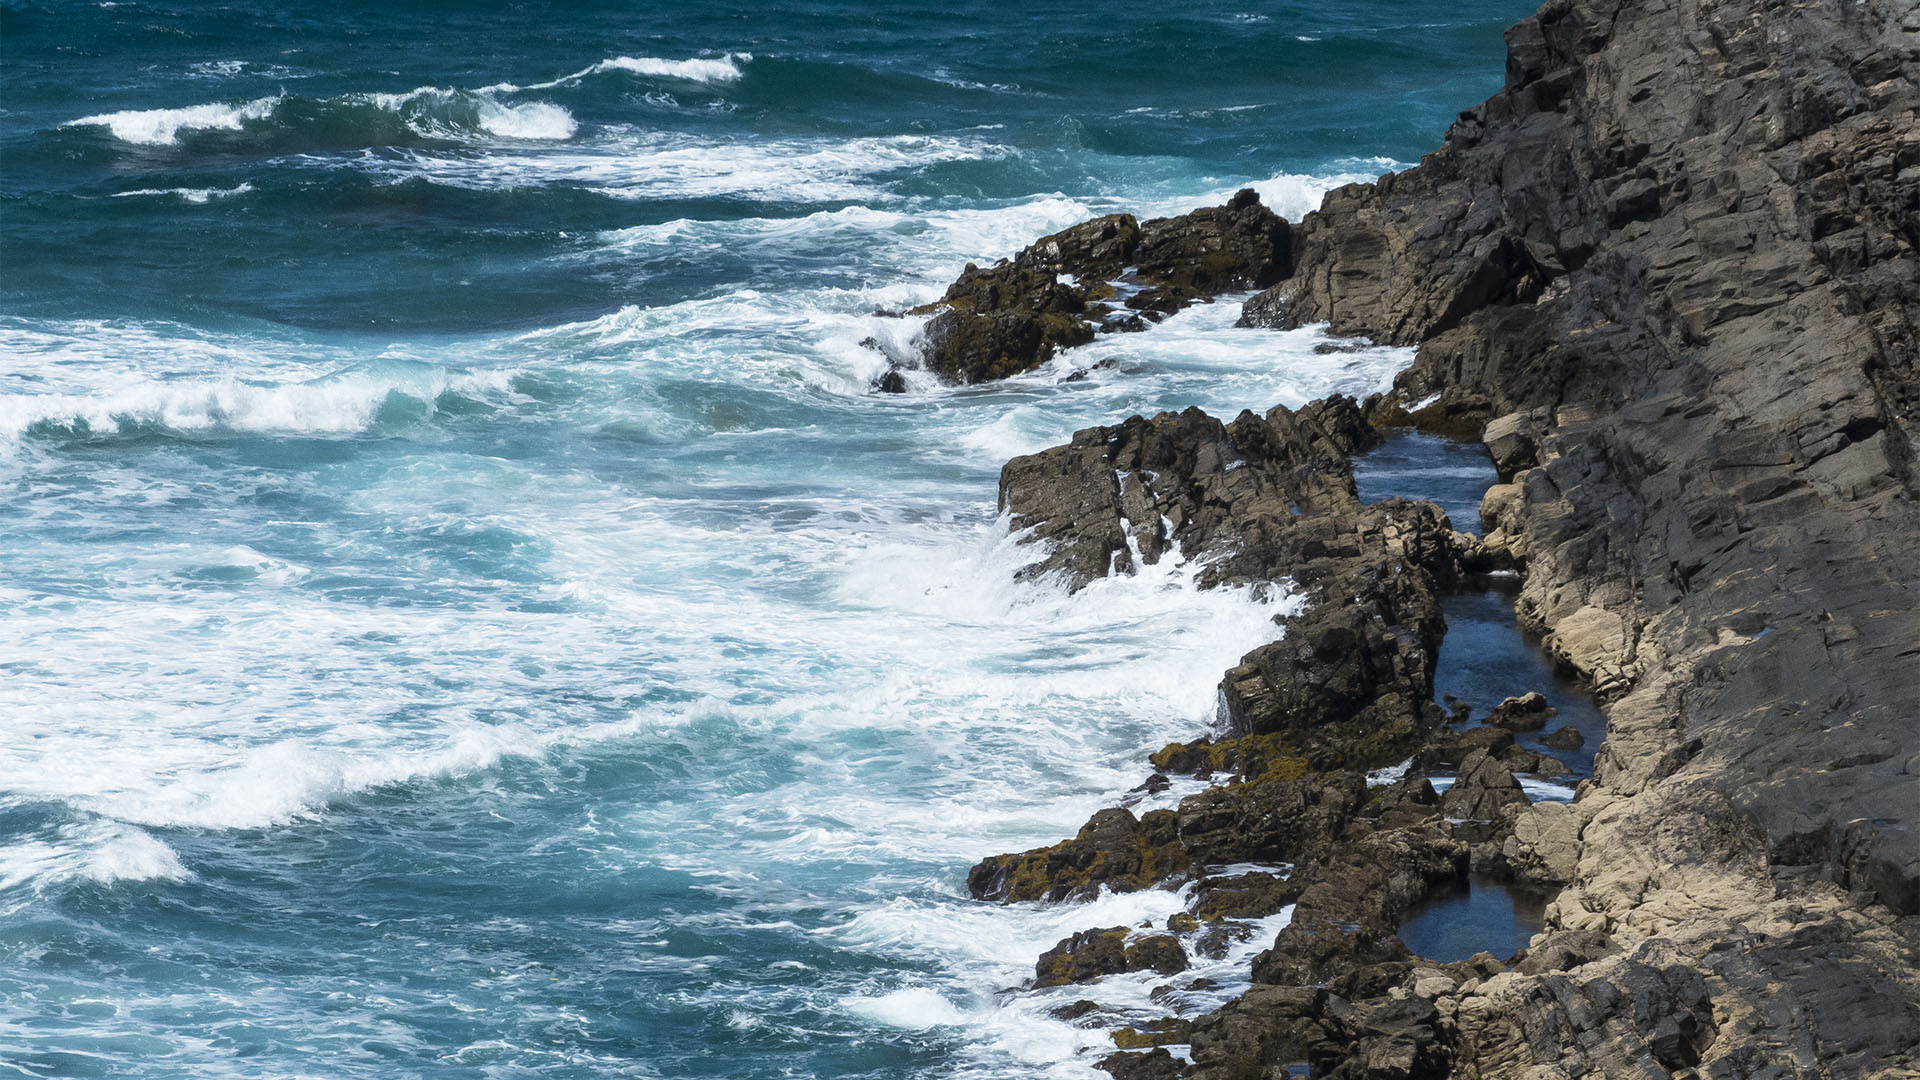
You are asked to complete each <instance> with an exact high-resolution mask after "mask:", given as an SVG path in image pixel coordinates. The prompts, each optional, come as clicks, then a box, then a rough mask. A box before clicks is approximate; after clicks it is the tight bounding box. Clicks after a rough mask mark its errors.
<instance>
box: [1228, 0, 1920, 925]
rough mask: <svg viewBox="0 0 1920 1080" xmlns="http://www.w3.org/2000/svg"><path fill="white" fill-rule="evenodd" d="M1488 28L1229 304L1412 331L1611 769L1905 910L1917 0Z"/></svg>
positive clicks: (1431, 414)
mask: <svg viewBox="0 0 1920 1080" xmlns="http://www.w3.org/2000/svg"><path fill="white" fill-rule="evenodd" d="M1508 42H1509V60H1508V64H1507V83H1506V87H1505V89H1504V90H1502V91H1501V92H1500V93H1499V94H1497V95H1496V96H1495V97H1493V98H1492V99H1490V100H1489V101H1487V102H1486V103H1484V104H1483V105H1481V106H1479V107H1478V108H1476V109H1473V110H1471V111H1469V112H1467V113H1464V114H1462V116H1461V117H1460V120H1459V122H1458V123H1457V124H1456V125H1455V126H1454V128H1453V129H1452V131H1451V132H1450V133H1449V135H1448V138H1447V141H1446V144H1445V145H1444V146H1443V147H1442V148H1441V149H1440V150H1439V151H1437V152H1435V153H1434V154H1432V155H1430V156H1429V157H1428V158H1427V159H1426V160H1424V161H1423V162H1422V163H1421V164H1420V166H1419V167H1418V168H1415V169H1412V170H1409V171H1408V172H1405V173H1402V174H1399V175H1396V176H1390V177H1385V178H1383V179H1382V180H1381V181H1380V182H1379V183H1378V184H1374V185H1370V186H1355V187H1349V188H1346V189H1343V190H1340V191H1336V192H1334V193H1333V194H1332V195H1330V196H1329V197H1328V198H1327V200H1326V203H1325V205H1324V206H1323V207H1322V209H1321V210H1320V211H1319V212H1318V213H1316V214H1312V215H1309V216H1308V217H1307V219H1306V221H1305V222H1304V223H1303V225H1302V226H1301V228H1299V229H1298V230H1296V235H1295V238H1294V240H1295V250H1296V260H1297V267H1298V268H1297V270H1296V272H1295V273H1294V274H1293V275H1292V277H1291V278H1290V279H1289V280H1288V281H1286V282H1285V283H1283V284H1281V285H1280V286H1277V287H1276V288H1274V289H1270V290H1268V291H1267V292H1265V293H1263V294H1261V295H1260V296H1259V297H1257V298H1256V299H1255V300H1254V301H1252V302H1250V303H1249V304H1248V305H1247V308H1246V314H1245V316H1244V319H1245V320H1246V321H1248V322H1250V323H1254V324H1263V325H1296V324H1301V323H1308V322H1321V321H1325V322H1330V323H1332V325H1333V328H1334V329H1335V330H1337V331H1339V332H1343V333H1353V334H1364V335H1367V336H1370V337H1373V338H1375V339H1378V340H1382V341H1390V342H1394V343H1399V344H1410V345H1417V346H1418V347H1419V352H1418V359H1417V360H1416V362H1415V363H1414V365H1413V366H1412V367H1411V368H1410V369H1408V370H1407V371H1406V372H1405V373H1403V374H1402V375H1401V376H1400V378H1399V380H1398V387H1399V394H1400V397H1401V398H1402V400H1403V401H1405V402H1410V403H1416V404H1419V403H1424V402H1426V401H1427V400H1428V399H1431V398H1433V396H1434V395H1436V394H1437V395H1438V399H1437V400H1435V401H1433V403H1432V404H1427V405H1426V407H1425V409H1424V410H1422V412H1421V414H1420V415H1419V417H1418V418H1419V419H1422V420H1426V421H1428V422H1430V423H1433V424H1435V425H1437V426H1441V427H1447V428H1452V429H1455V430H1458V429H1459V428H1460V427H1462V426H1463V425H1465V426H1471V427H1478V426H1479V422H1480V421H1489V420H1490V421H1493V422H1494V423H1493V425H1492V428H1491V430H1490V432H1489V435H1490V437H1491V438H1492V439H1495V440H1499V439H1503V438H1504V439H1505V440H1506V445H1505V447H1504V452H1503V453H1502V454H1500V455H1498V457H1499V460H1500V463H1501V464H1502V467H1503V471H1504V472H1506V473H1508V474H1509V479H1510V483H1511V487H1509V488H1506V489H1504V490H1496V491H1495V492H1494V493H1493V494H1492V495H1491V496H1490V497H1489V506H1488V510H1489V515H1490V516H1491V517H1492V518H1493V519H1494V520H1493V521H1492V522H1491V524H1492V525H1494V526H1496V527H1497V528H1498V530H1499V531H1500V532H1501V533H1502V534H1503V535H1504V536H1505V537H1506V538H1508V540H1509V543H1510V545H1511V547H1512V548H1513V550H1514V551H1515V553H1516V554H1519V555H1522V556H1523V557H1524V558H1525V560H1526V562H1527V566H1528V573H1527V584H1526V590H1525V592H1524V594H1523V596H1522V600H1521V609H1522V614H1523V617H1524V618H1525V619H1526V620H1527V621H1528V622H1530V623H1531V624H1532V625H1533V627H1534V628H1536V629H1538V630H1539V631H1541V632H1543V633H1545V634H1546V635H1547V636H1548V637H1547V640H1548V643H1549V647H1550V648H1552V649H1553V650H1554V651H1555V652H1556V653H1558V654H1559V655H1560V656H1561V657H1562V658H1564V659H1565V660H1566V661H1568V662H1569V663H1571V664H1572V665H1573V666H1575V667H1576V668H1578V669H1579V670H1580V671H1582V672H1584V673H1586V674H1587V675H1589V676H1590V677H1591V678H1593V679H1594V681H1595V682H1596V684H1597V685H1598V687H1599V689H1600V691H1601V692H1602V694H1604V695H1606V696H1608V697H1612V698H1617V699H1618V700H1617V701H1615V703H1614V705H1613V708H1612V710H1611V716H1612V720H1613V728H1612V731H1611V733H1610V737H1609V740H1608V748H1607V751H1606V752H1605V753H1604V754H1603V756H1602V768H1603V771H1602V774H1601V780H1602V782H1603V784H1604V785H1605V786H1606V787H1607V788H1608V789H1609V790H1610V791H1614V792H1618V793H1620V794H1622V795H1632V794H1635V793H1638V792H1641V791H1644V790H1647V789H1649V788H1650V787H1653V786H1656V785H1662V784H1666V786H1674V785H1693V784H1700V785H1705V786H1707V787H1710V788H1711V789H1712V790H1714V791H1715V792H1717V793H1718V794H1720V795H1721V796H1723V797H1725V798H1726V799H1728V800H1730V801H1731V802H1732V804H1733V805H1734V806H1736V807H1738V808H1739V809H1740V810H1741V811H1742V812H1745V813H1749V814H1752V815H1753V816H1754V817H1755V819H1756V820H1757V822H1758V824H1759V825H1760V826H1761V828H1762V829H1763V830H1764V833H1765V836H1766V847H1767V851H1766V855H1767V858H1768V859H1769V861H1770V862H1771V863H1772V864H1774V865H1778V866H1819V867H1823V868H1825V869H1826V870H1827V871H1828V872H1830V873H1831V874H1832V875H1833V876H1834V877H1835V879H1836V880H1837V881H1839V882H1840V883H1841V884H1842V885H1845V886H1848V887H1852V888H1857V889H1860V890H1863V891H1865V892H1867V893H1869V894H1871V895H1873V896H1874V897H1875V898H1876V899H1878V900H1879V901H1880V902H1882V903H1884V904H1886V905H1887V906H1888V907H1889V908H1890V909H1891V910H1894V911H1897V912H1899V913H1901V914H1905V915H1912V914H1916V913H1920V820H1917V819H1920V786H1917V785H1920V778H1917V776H1916V774H1920V757H1916V751H1920V610H1916V601H1917V600H1920V571H1916V567H1920V559H1916V555H1920V512H1917V508H1916V504H1915V501H1914V497H1915V494H1916V491H1920V488H1916V478H1915V474H1914V463H1913V452H1914V438H1915V435H1916V430H1915V425H1916V423H1920V416H1917V414H1916V412H1915V409H1916V407H1920V359H1917V357H1920V338H1917V337H1916V334H1917V333H1920V252H1917V251H1916V245H1920V120H1917V119H1916V114H1915V110H1916V108H1917V107H1920V87H1917V86H1916V80H1917V79H1920V6H1916V5H1914V4H1912V3H1898V2H1882V0H1869V2H1855V0H1845V2H1842V0H1831V2H1820V3H1786V2H1773V0H1762V2H1756V0H1730V2H1706V3H1672V4H1665V3H1652V4H1635V3H1617V2H1598V0H1580V2H1556V3H1550V4H1548V5H1546V6H1545V7H1543V8H1542V9H1541V10H1540V12H1539V13H1538V14H1537V15H1536V16H1534V17H1533V18H1531V19H1529V20H1527V21H1525V22H1523V23H1521V24H1519V25H1518V26H1516V27H1514V28H1513V29H1512V30H1511V31H1510V32H1509V34H1508ZM1669 781H1670V782H1671V783H1670V784H1667V782H1669Z"/></svg>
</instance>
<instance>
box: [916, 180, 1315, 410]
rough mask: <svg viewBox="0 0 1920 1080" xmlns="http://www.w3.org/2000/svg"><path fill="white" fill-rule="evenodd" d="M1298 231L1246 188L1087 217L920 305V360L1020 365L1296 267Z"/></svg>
mask: <svg viewBox="0 0 1920 1080" xmlns="http://www.w3.org/2000/svg"><path fill="white" fill-rule="evenodd" d="M1291 236H1292V234H1291V231H1290V229H1289V228H1288V226H1287V223H1286V221H1285V220H1284V219H1282V218H1281V217H1280V216H1279V215H1277V214H1275V213H1274V212H1273V211H1271V210H1268V209H1267V208H1266V207H1264V206H1262V205H1260V196H1259V195H1257V194H1255V193H1254V192H1253V191H1252V190H1251V189H1248V190H1243V191H1241V192H1239V193H1238V194H1236V195H1235V196H1234V197H1233V198H1232V199H1231V200H1230V201H1229V202H1228V203H1227V204H1226V205H1224V206H1214V207H1206V208H1203V209H1199V210H1195V211H1193V212H1191V213H1188V214H1183V215H1181V216H1179V217H1171V218H1155V219H1152V220H1149V221H1145V222H1142V221H1139V220H1137V219H1135V218H1134V216H1133V215H1132V214H1109V215H1107V216H1105V217H1100V218H1095V219H1093V220H1092V221H1085V222H1081V223H1080V224H1078V225H1075V226H1073V227H1071V228H1068V229H1063V230H1061V231H1060V232H1057V233H1055V234H1053V235H1052V236H1047V237H1043V238H1041V239H1040V240H1038V241H1036V242H1035V243H1034V244H1033V245H1032V246H1030V247H1028V248H1026V249H1025V250H1023V251H1021V252H1020V253H1019V254H1017V255H1015V256H1014V257H1013V258H1012V259H1009V260H1003V261H1002V262H1000V263H998V264H997V265H994V266H990V267H986V268H981V267H978V266H973V265H969V266H968V267H967V268H966V270H965V271H964V272H963V273H961V275H960V277H959V279H958V280H956V281H955V282H954V283H953V284H952V285H951V286H949V287H948V289H947V292H946V295H944V296H943V297H941V298H940V300H939V301H937V302H935V303H933V304H929V305H927V306H926V307H924V308H920V309H916V310H915V311H914V312H913V314H916V315H930V316H932V317H931V318H930V319H928V321H927V325H926V329H925V331H924V338H925V345H924V362H925V363H926V366H927V367H928V369H930V370H931V371H933V372H934V373H935V374H937V375H939V376H940V377H941V378H943V379H946V380H948V381H950V382H961V383H977V382H986V381H990V380H994V379H1004V378H1006V377H1007V376H1009V375H1017V374H1019V373H1021V372H1023V371H1028V370H1031V369H1032V368H1035V367H1038V366H1040V365H1041V364H1044V363H1046V362H1047V361H1048V360H1051V359H1052V358H1053V356H1054V354H1055V353H1056V352H1058V351H1059V350H1061V349H1064V348H1071V347H1072V346H1075V345H1084V344H1086V343H1087V342H1089V341H1092V340H1093V339H1094V336H1095V334H1097V333H1100V332H1105V331H1127V330H1142V329H1145V328H1146V324H1147V322H1149V321H1157V320H1159V319H1162V318H1165V317H1166V316H1167V315H1170V314H1172V313H1173V312H1176V311H1178V310H1180V309H1181V308H1183V307H1186V306H1187V305H1189V304H1192V303H1196V302H1199V301H1202V300H1206V299H1209V298H1211V297H1213V296H1215V295H1217V294H1219V293H1223V292H1233V291H1239V290H1247V289H1258V288H1264V287H1266V286H1268V285H1271V284H1273V283H1274V282H1276V281H1279V280H1280V279H1281V278H1284V277H1286V276H1287V274H1288V273H1289V272H1290V271H1291V270H1292V255H1291V250H1292V245H1291Z"/></svg>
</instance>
